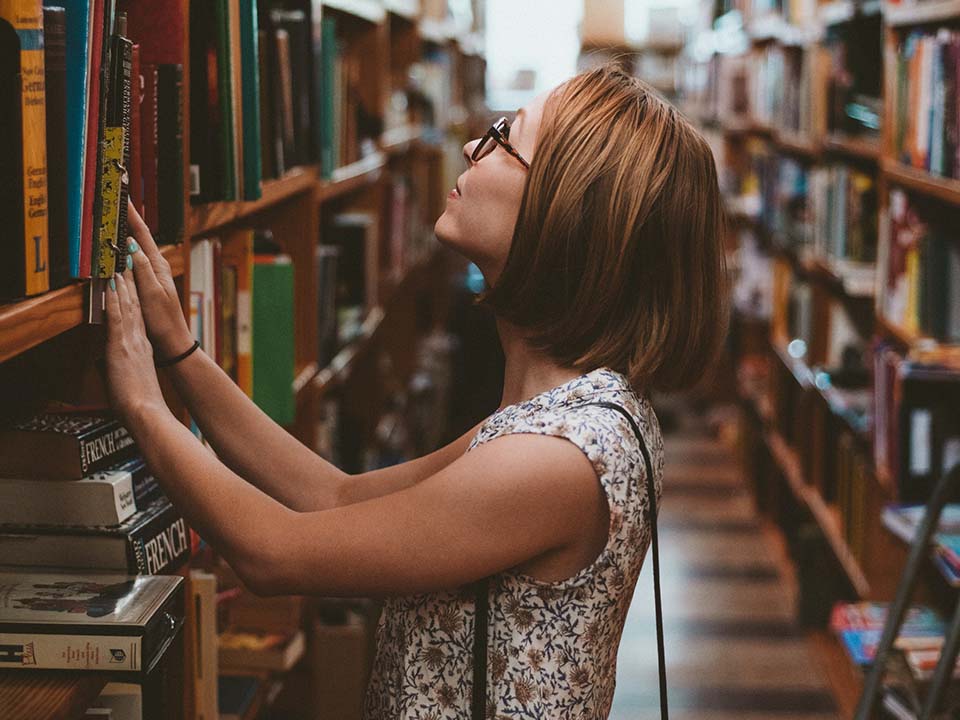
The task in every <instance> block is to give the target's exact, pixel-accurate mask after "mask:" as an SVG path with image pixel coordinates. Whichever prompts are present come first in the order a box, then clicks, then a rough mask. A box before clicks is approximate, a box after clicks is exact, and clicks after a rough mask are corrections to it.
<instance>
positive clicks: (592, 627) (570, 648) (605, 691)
mask: <svg viewBox="0 0 960 720" xmlns="http://www.w3.org/2000/svg"><path fill="white" fill-rule="evenodd" d="M598 401H608V402H615V403H618V404H620V405H622V406H623V407H624V408H625V409H626V410H627V411H628V412H629V413H630V414H631V415H632V416H633V418H634V420H635V421H636V422H637V424H638V426H639V427H640V430H641V433H642V434H643V436H644V440H645V442H646V444H647V449H648V451H649V452H650V458H651V462H652V464H653V468H654V474H655V476H656V477H655V481H656V488H657V495H658V496H659V495H660V489H661V479H662V475H663V442H662V438H661V436H660V428H659V424H658V423H657V419H656V417H655V415H654V413H653V409H652V408H651V406H650V404H649V403H648V402H647V401H646V400H645V399H643V398H640V397H638V396H637V395H636V394H634V392H633V391H632V389H631V388H630V385H629V383H628V381H627V379H626V378H625V377H624V376H623V375H622V374H620V373H618V372H615V371H613V370H610V369H607V368H600V369H597V370H593V371H591V372H589V373H587V374H585V375H581V376H580V377H577V378H574V379H573V380H570V381H569V382H567V383H564V384H563V385H560V386H559V387H556V388H553V389H552V390H548V391H546V392H544V393H541V394H539V395H536V396H534V397H532V398H530V399H529V400H526V401H524V402H520V403H517V404H515V405H508V406H506V407H504V408H502V409H500V410H498V411H497V412H495V413H494V414H493V415H491V416H490V417H489V418H488V419H487V420H486V421H485V422H484V423H483V425H482V426H481V427H480V429H479V431H478V432H477V434H476V436H475V437H474V438H473V441H472V442H471V444H470V449H473V448H474V447H476V446H477V445H480V444H482V443H485V442H490V441H491V440H493V439H495V438H498V437H500V436H502V435H508V434H511V433H533V434H539V435H552V436H556V437H562V438H566V439H567V440H569V441H570V442H572V443H573V444H574V445H576V446H577V447H578V448H580V450H581V451H583V453H584V454H585V455H586V456H587V458H589V460H590V462H591V463H592V464H593V467H594V470H595V471H596V473H597V477H598V478H599V482H600V484H601V485H602V487H603V489H604V491H605V493H606V496H607V502H608V505H609V510H610V530H609V534H608V537H607V543H606V546H605V547H604V548H603V550H602V551H601V553H600V555H599V556H598V557H597V558H596V560H594V562H593V563H591V564H590V565H589V566H587V567H586V568H584V569H583V570H581V571H579V572H577V573H576V574H575V575H573V576H572V577H569V578H567V579H566V580H561V581H557V582H545V581H541V580H538V579H536V578H533V577H529V576H526V575H523V574H522V573H520V572H515V571H513V570H507V571H504V572H501V573H498V574H497V575H495V576H493V577H492V578H491V580H490V610H489V626H488V648H489V655H488V666H487V674H488V677H487V718H493V719H496V720H507V719H509V720H514V719H515V718H543V719H544V720H546V719H551V720H552V719H554V718H564V719H567V718H570V719H574V718H576V719H578V720H594V719H598V720H599V719H601V718H606V717H607V716H608V714H609V711H610V705H611V703H612V701H613V691H614V685H615V681H616V660H617V649H618V646H619V644H620V635H621V633H622V631H623V624H624V620H625V619H626V615H627V608H628V607H629V605H630V600H631V598H632V596H633V590H634V586H635V585H636V582H637V576H638V575H639V573H640V567H641V565H642V564H643V559H644V556H645V555H646V552H647V547H648V545H649V542H650V528H649V526H648V523H647V522H646V512H647V504H648V497H647V492H646V478H645V473H646V469H645V466H644V461H643V456H642V455H641V451H640V448H639V446H638V444H637V441H636V437H635V435H634V433H633V431H632V430H631V428H630V426H629V424H628V423H627V421H626V419H625V418H624V417H623V416H622V415H621V414H620V413H618V412H616V411H614V410H611V409H608V408H603V407H596V406H584V404H585V403H590V402H598ZM468 452H469V450H468ZM658 507H659V504H658ZM651 602H652V599H651ZM473 629H474V599H473V592H472V588H470V587H464V588H459V589H456V590H451V591H445V592H431V593H426V594H420V595H413V596H403V597H392V598H389V599H387V601H386V603H385V605H384V609H383V613H382V615H381V618H380V623H379V625H378V627H377V655H376V659H375V661H374V666H373V672H372V675H371V679H370V684H369V686H368V688H367V694H366V698H365V703H364V718H365V720H469V718H470V701H471V694H472V686H473Z"/></svg>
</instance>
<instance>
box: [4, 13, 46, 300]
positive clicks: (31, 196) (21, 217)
mask: <svg viewBox="0 0 960 720" xmlns="http://www.w3.org/2000/svg"><path fill="white" fill-rule="evenodd" d="M0 46H2V47H4V48H5V52H4V53H3V58H2V59H0V133H2V134H3V138H4V142H3V149H2V150H0V184H2V186H3V188H4V190H3V194H2V196H0V217H3V218H4V222H5V223H6V228H5V230H6V232H5V235H6V236H7V238H8V239H7V240H6V241H5V242H4V243H3V244H2V245H0V247H2V253H0V295H3V296H4V297H22V296H24V295H37V294H39V293H42V292H46V291H47V290H48V289H49V287H50V282H49V280H50V278H49V268H48V262H47V153H46V118H45V109H44V108H45V92H44V69H43V8H42V6H41V3H40V0H0ZM8 48H9V50H11V51H12V52H10V51H6V49H8Z"/></svg>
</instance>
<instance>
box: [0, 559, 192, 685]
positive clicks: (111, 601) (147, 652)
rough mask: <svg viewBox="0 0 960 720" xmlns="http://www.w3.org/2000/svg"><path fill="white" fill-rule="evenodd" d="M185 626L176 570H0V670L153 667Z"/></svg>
mask: <svg viewBox="0 0 960 720" xmlns="http://www.w3.org/2000/svg"><path fill="white" fill-rule="evenodd" d="M182 624H183V578H181V577H178V576H156V577H144V576H139V577H130V576H126V575H100V574H89V575H60V574H38V573H33V572H22V573H20V572H0V668H12V669H22V670H46V669H63V670H97V671H101V672H103V671H112V672H149V671H150V670H151V669H152V668H153V667H154V666H155V665H156V663H157V662H158V661H159V659H160V658H161V657H162V656H163V652H164V650H166V648H167V647H168V646H169V644H170V643H171V642H172V641H173V639H174V637H176V634H177V633H178V632H179V630H180V626H181V625H182Z"/></svg>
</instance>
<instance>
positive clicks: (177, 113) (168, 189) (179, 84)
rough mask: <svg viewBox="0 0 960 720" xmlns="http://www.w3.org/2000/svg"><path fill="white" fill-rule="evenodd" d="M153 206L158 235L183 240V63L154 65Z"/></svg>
mask: <svg viewBox="0 0 960 720" xmlns="http://www.w3.org/2000/svg"><path fill="white" fill-rule="evenodd" d="M157 201H158V202H157V205H158V208H157V209H158V213H159V220H158V224H159V231H160V238H161V240H162V241H163V242H165V243H176V242H180V241H181V240H182V239H183V229H184V226H183V223H184V208H183V66H182V65H166V64H164V65H160V66H159V67H158V68H157Z"/></svg>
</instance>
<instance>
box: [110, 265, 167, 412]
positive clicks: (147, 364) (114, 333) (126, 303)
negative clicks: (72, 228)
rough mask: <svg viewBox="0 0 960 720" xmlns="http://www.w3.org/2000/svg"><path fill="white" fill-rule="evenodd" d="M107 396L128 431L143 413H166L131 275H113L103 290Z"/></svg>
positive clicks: (128, 273) (134, 281)
mask: <svg viewBox="0 0 960 720" xmlns="http://www.w3.org/2000/svg"><path fill="white" fill-rule="evenodd" d="M106 366H107V393H108V396H109V398H110V405H111V406H112V407H113V409H114V411H115V412H116V413H117V415H118V416H119V417H120V419H121V421H122V422H123V423H124V425H126V426H127V427H128V428H129V427H131V426H132V425H135V424H136V422H137V421H138V420H139V419H140V418H142V417H143V413H144V412H150V411H157V410H161V411H166V409H167V406H166V403H165V402H164V399H163V394H162V393H161V392H160V383H159V381H158V380H157V370H156V368H155V367H154V365H153V348H152V347H151V344H150V340H149V339H147V331H146V328H145V327H144V324H143V314H142V313H141V312H140V301H139V299H138V296H137V283H136V280H135V279H134V277H133V273H132V272H130V271H129V270H128V271H127V272H126V273H119V274H117V275H114V277H113V278H112V279H111V280H110V288H109V290H108V291H107V352H106Z"/></svg>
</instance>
